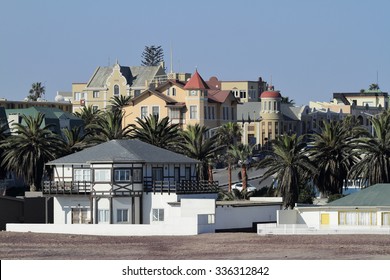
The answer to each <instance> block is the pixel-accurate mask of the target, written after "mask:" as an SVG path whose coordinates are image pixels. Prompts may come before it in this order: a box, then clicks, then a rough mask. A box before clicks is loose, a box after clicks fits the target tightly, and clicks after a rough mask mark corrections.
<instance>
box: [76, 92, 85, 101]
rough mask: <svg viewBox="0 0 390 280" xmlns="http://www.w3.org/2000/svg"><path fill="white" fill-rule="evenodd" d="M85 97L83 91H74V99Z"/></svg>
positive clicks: (78, 99)
mask: <svg viewBox="0 0 390 280" xmlns="http://www.w3.org/2000/svg"><path fill="white" fill-rule="evenodd" d="M84 98H85V93H84V92H75V93H74V100H75V101H80V100H81V99H84Z"/></svg>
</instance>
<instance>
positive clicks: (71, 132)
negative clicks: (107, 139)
mask: <svg viewBox="0 0 390 280" xmlns="http://www.w3.org/2000/svg"><path fill="white" fill-rule="evenodd" d="M62 136H63V138H64V141H65V149H66V151H65V153H66V154H72V153H75V152H78V151H81V150H83V149H84V148H87V147H89V146H91V143H90V141H88V138H87V137H88V134H86V133H84V131H83V128H82V127H80V126H78V127H73V128H72V129H69V128H67V127H66V128H64V129H62Z"/></svg>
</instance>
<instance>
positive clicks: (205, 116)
mask: <svg viewBox="0 0 390 280" xmlns="http://www.w3.org/2000/svg"><path fill="white" fill-rule="evenodd" d="M204 119H205V120H207V119H208V117H207V106H204Z"/></svg>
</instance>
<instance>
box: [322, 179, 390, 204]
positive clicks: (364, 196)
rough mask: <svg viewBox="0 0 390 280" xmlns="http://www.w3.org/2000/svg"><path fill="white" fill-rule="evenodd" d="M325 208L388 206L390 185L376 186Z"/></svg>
mask: <svg viewBox="0 0 390 280" xmlns="http://www.w3.org/2000/svg"><path fill="white" fill-rule="evenodd" d="M326 206H390V184H376V185H373V186H371V187H368V188H365V189H362V190H361V191H358V192H356V193H353V194H350V195H347V196H345V197H343V198H340V199H337V200H335V201H332V202H331V203H328V204H327V205H326Z"/></svg>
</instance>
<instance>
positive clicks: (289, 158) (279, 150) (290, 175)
mask: <svg viewBox="0 0 390 280" xmlns="http://www.w3.org/2000/svg"><path fill="white" fill-rule="evenodd" d="M303 139H304V137H303V136H300V137H297V135H296V134H293V135H291V136H290V135H282V136H279V137H278V138H277V139H275V140H273V141H272V142H271V145H272V150H271V151H270V155H269V156H267V157H266V158H264V159H262V160H261V161H260V162H259V163H258V165H257V169H260V168H267V171H266V172H265V173H264V175H263V178H262V179H261V181H264V180H265V179H267V178H269V177H271V176H276V181H277V189H278V193H279V194H280V195H281V196H282V197H283V206H284V208H285V209H287V208H290V209H293V208H294V206H295V203H296V202H297V201H298V196H299V182H304V181H306V180H308V178H309V175H310V174H313V173H314V172H315V167H314V166H313V165H312V163H311V162H310V160H309V157H308V156H307V154H306V153H305V147H306V143H305V142H304V141H303Z"/></svg>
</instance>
